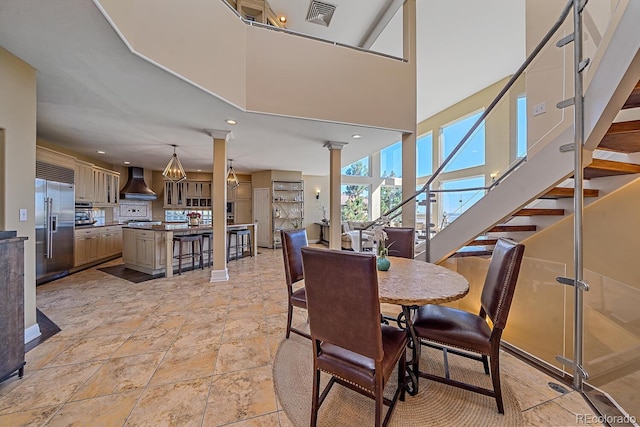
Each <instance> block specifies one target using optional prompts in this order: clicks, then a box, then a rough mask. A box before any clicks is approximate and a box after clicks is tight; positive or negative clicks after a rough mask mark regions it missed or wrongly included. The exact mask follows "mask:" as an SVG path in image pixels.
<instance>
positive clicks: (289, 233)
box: [280, 228, 309, 287]
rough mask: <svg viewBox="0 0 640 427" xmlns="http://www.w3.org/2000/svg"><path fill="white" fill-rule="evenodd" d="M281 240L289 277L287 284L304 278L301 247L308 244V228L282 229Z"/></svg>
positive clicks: (287, 276)
mask: <svg viewBox="0 0 640 427" xmlns="http://www.w3.org/2000/svg"><path fill="white" fill-rule="evenodd" d="M280 241H281V242H282V255H283V258H284V272H285V276H286V279H287V286H289V287H291V285H293V284H294V283H296V282H298V281H300V280H302V279H304V270H303V268H302V254H301V253H300V249H301V248H302V247H304V246H308V245H309V242H308V241H307V230H306V229H304V228H301V229H297V230H280Z"/></svg>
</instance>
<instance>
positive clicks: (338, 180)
mask: <svg viewBox="0 0 640 427" xmlns="http://www.w3.org/2000/svg"><path fill="white" fill-rule="evenodd" d="M345 145H347V143H346V142H334V141H327V142H326V143H325V144H324V146H325V147H327V148H328V149H329V248H330V249H342V240H341V234H342V215H341V212H340V195H341V193H342V192H341V191H340V185H341V184H342V175H341V173H340V170H341V169H342V166H341V164H342V163H341V162H342V160H341V159H342V147H344V146H345Z"/></svg>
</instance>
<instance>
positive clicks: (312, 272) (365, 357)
mask: <svg viewBox="0 0 640 427" xmlns="http://www.w3.org/2000/svg"><path fill="white" fill-rule="evenodd" d="M302 260H303V264H304V271H305V287H306V290H307V310H308V313H309V327H310V330H311V341H312V343H313V369H314V371H313V372H314V380H313V394H312V403H311V426H312V427H314V426H315V425H316V423H317V420H318V410H319V409H320V405H322V402H323V401H324V399H325V397H326V396H327V394H328V393H329V391H330V390H331V387H332V386H333V385H334V383H336V382H337V383H338V384H341V385H343V386H345V387H348V388H350V389H351V390H354V391H356V392H358V393H361V394H363V395H365V396H368V397H370V398H372V399H374V400H375V425H376V427H379V426H381V425H383V426H386V425H387V423H388V422H389V419H390V418H391V415H392V413H393V409H394V407H395V405H396V402H397V401H398V398H399V399H400V400H404V392H405V369H406V366H405V364H406V362H405V354H406V347H407V332H406V331H405V330H402V329H400V328H396V327H393V326H387V325H381V324H380V302H379V297H378V275H377V270H376V257H375V255H373V254H363V253H358V252H345V251H337V250H329V249H319V248H310V247H306V248H302ZM398 362H399V363H398ZM397 364H398V365H399V366H398V387H397V389H396V391H395V394H394V396H393V398H392V399H387V398H385V397H384V395H383V392H384V388H385V385H386V384H387V383H388V381H389V379H390V377H391V374H392V372H393V369H394V367H395V366H396V365H397ZM321 371H322V372H326V373H328V374H329V375H331V379H330V380H329V383H328V384H327V386H326V387H325V389H324V390H323V392H322V395H319V392H320V372H321ZM383 404H386V405H388V406H389V409H388V411H387V414H386V416H385V418H384V422H382V407H383ZM327 410H329V409H327Z"/></svg>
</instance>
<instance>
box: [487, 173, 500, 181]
mask: <svg viewBox="0 0 640 427" xmlns="http://www.w3.org/2000/svg"><path fill="white" fill-rule="evenodd" d="M489 176H490V177H491V182H495V181H496V178H497V177H498V173H497V172H494V173H492V174H491V175H489Z"/></svg>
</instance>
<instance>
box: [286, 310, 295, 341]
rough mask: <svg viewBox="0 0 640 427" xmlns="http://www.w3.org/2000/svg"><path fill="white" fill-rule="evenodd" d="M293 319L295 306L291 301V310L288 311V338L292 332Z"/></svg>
mask: <svg viewBox="0 0 640 427" xmlns="http://www.w3.org/2000/svg"><path fill="white" fill-rule="evenodd" d="M292 320H293V306H292V305H291V303H289V310H288V313H287V334H286V335H285V338H286V339H289V335H290V334H291V321H292Z"/></svg>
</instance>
